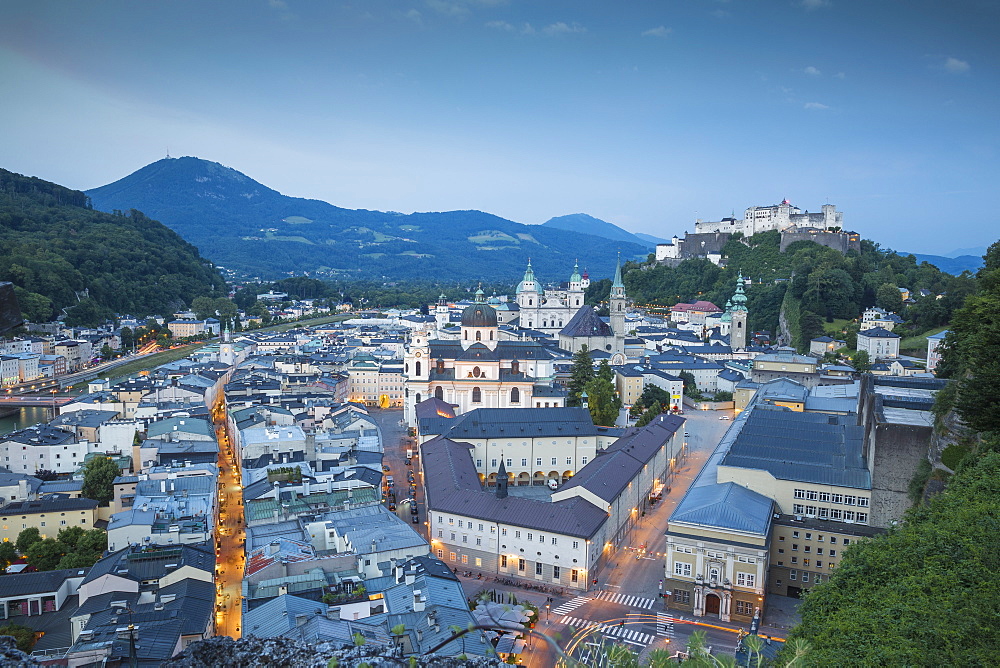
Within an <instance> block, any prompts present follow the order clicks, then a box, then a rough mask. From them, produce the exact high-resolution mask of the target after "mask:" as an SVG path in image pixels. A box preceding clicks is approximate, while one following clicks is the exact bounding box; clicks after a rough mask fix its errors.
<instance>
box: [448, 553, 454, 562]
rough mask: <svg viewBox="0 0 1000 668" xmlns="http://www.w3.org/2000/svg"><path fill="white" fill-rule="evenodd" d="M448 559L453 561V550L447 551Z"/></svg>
mask: <svg viewBox="0 0 1000 668" xmlns="http://www.w3.org/2000/svg"><path fill="white" fill-rule="evenodd" d="M448 559H449V560H451V561H455V553H454V552H449V553H448Z"/></svg>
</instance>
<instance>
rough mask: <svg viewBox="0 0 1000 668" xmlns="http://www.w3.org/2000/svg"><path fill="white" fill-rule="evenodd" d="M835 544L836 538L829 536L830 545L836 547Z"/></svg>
mask: <svg viewBox="0 0 1000 668" xmlns="http://www.w3.org/2000/svg"><path fill="white" fill-rule="evenodd" d="M836 544H837V537H836V536H830V545H836Z"/></svg>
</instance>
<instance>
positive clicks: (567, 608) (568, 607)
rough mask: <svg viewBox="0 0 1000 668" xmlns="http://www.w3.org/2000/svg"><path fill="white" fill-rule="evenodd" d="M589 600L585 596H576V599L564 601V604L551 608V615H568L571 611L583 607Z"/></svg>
mask: <svg viewBox="0 0 1000 668" xmlns="http://www.w3.org/2000/svg"><path fill="white" fill-rule="evenodd" d="M589 600H590V599H589V598H587V597H586V596H577V597H576V598H573V599H570V600H568V601H566V602H565V603H563V604H562V605H560V606H559V607H558V608H552V614H553V615H565V614H568V613H570V612H572V611H573V610H576V609H577V608H579V607H580V606H581V605H583V604H584V603H586V602H587V601H589Z"/></svg>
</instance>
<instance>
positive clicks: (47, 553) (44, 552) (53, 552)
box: [24, 538, 70, 571]
mask: <svg viewBox="0 0 1000 668" xmlns="http://www.w3.org/2000/svg"><path fill="white" fill-rule="evenodd" d="M69 550H70V548H69V546H67V545H66V544H65V543H61V542H59V541H58V540H56V539H55V538H46V539H45V540H41V541H38V542H37V543H34V544H33V545H32V546H31V547H29V548H28V552H27V553H26V554H25V555H24V556H25V557H26V558H27V560H28V565H29V566H31V567H32V568H34V569H35V570H39V571H53V570H55V569H56V568H58V567H59V561H60V560H61V559H62V558H63V557H64V556H66V554H67V553H68V552H69Z"/></svg>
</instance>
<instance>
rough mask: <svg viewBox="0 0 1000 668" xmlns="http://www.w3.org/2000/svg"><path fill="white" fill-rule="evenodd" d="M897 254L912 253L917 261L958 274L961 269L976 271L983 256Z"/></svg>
mask: <svg viewBox="0 0 1000 668" xmlns="http://www.w3.org/2000/svg"><path fill="white" fill-rule="evenodd" d="M984 252H985V251H984ZM896 254H897V255H902V256H904V257H905V256H907V255H912V256H913V257H915V258H917V262H918V263H919V262H927V263H928V264H933V265H934V266H935V267H937V268H938V269H940V270H941V271H943V272H945V273H947V274H951V275H953V276H958V275H959V274H961V273H962V272H963V271H971V272H976V271H978V270H979V268H980V267H982V266H983V258H982V257H981V256H978V255H959V256H958V257H945V256H943V255H924V254H922V253H904V252H903V251H896Z"/></svg>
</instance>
